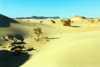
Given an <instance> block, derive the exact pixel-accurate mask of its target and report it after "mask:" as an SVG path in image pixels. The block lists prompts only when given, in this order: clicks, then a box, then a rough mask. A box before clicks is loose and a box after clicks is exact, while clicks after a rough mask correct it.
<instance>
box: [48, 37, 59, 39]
mask: <svg viewBox="0 0 100 67" xmlns="http://www.w3.org/2000/svg"><path fill="white" fill-rule="evenodd" d="M48 39H59V38H58V37H56V38H48Z"/></svg>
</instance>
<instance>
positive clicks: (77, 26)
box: [71, 26, 81, 27]
mask: <svg viewBox="0 0 100 67" xmlns="http://www.w3.org/2000/svg"><path fill="white" fill-rule="evenodd" d="M71 27H81V26H71Z"/></svg>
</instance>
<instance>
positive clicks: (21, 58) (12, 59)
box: [0, 50, 30, 67]
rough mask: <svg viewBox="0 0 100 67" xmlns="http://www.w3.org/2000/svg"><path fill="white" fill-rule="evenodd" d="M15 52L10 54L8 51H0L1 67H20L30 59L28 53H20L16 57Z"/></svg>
mask: <svg viewBox="0 0 100 67" xmlns="http://www.w3.org/2000/svg"><path fill="white" fill-rule="evenodd" d="M13 54H15V52H9V51H6V50H1V51H0V67H20V66H21V65H22V64H24V63H25V62H26V61H27V60H28V59H29V57H30V55H29V54H27V53H20V54H19V55H17V56H14V55H13Z"/></svg>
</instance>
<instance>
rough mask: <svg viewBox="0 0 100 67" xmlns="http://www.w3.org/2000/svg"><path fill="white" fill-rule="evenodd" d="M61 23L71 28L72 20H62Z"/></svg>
mask: <svg viewBox="0 0 100 67" xmlns="http://www.w3.org/2000/svg"><path fill="white" fill-rule="evenodd" d="M61 22H62V23H63V25H64V26H71V20H70V19H68V20H63V19H62V20H61Z"/></svg>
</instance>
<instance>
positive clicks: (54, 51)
mask: <svg viewBox="0 0 100 67" xmlns="http://www.w3.org/2000/svg"><path fill="white" fill-rule="evenodd" d="M5 19H6V18H5ZM2 20H3V19H2ZM50 20H54V21H55V22H56V23H51V21H50ZM60 20H61V19H14V21H16V22H18V23H13V21H12V23H10V22H9V25H8V26H7V27H6V26H4V27H0V38H2V36H3V35H6V34H12V35H13V34H17V35H22V36H23V38H24V42H26V43H27V44H26V45H25V46H26V47H33V48H35V50H32V51H29V52H28V53H23V54H21V55H18V56H13V55H11V54H12V52H10V51H9V50H8V49H9V48H8V46H9V44H10V42H9V41H4V40H2V39H0V44H1V46H0V50H1V51H0V66H1V67H100V53H99V52H100V48H99V47H100V41H99V40H100V21H95V22H91V19H84V18H82V17H81V18H80V17H75V18H72V19H71V20H72V21H73V22H72V23H71V26H63V24H62V22H61V21H60ZM64 20H66V19H64ZM94 20H96V19H94ZM97 20H98V19H97ZM40 21H43V22H42V23H40ZM0 23H2V21H0ZM35 27H40V28H41V29H42V32H43V33H42V36H44V37H48V41H47V40H46V39H43V40H41V41H36V40H34V30H33V29H34V28H35ZM4 47H5V48H4Z"/></svg>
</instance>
